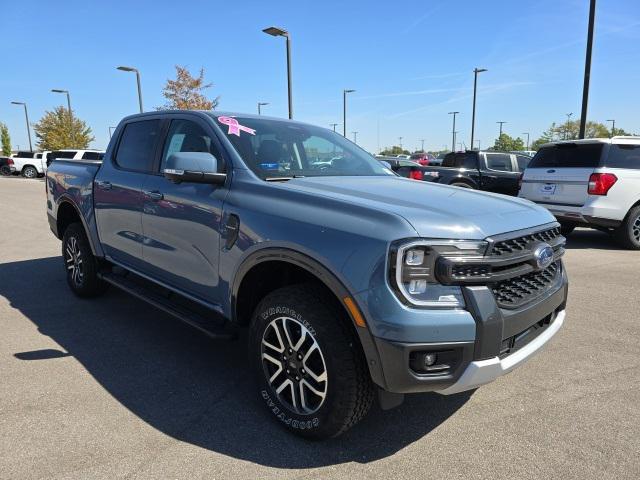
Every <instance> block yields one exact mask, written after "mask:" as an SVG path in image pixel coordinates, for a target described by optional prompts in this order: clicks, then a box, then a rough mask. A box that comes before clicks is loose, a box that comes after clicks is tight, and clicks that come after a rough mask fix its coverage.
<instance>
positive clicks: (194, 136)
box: [160, 119, 224, 173]
mask: <svg viewBox="0 0 640 480" xmlns="http://www.w3.org/2000/svg"><path fill="white" fill-rule="evenodd" d="M177 152H208V153H210V154H212V155H213V156H214V157H216V159H217V160H218V172H219V173H222V172H224V163H223V160H222V156H221V155H220V152H219V151H218V149H217V147H216V145H215V143H214V141H213V139H212V138H211V135H210V134H208V133H207V132H206V131H205V130H204V129H203V128H202V127H201V126H200V125H198V124H197V123H196V122H193V121H191V120H181V119H178V120H172V121H171V127H170V128H169V133H168V134H167V139H166V140H165V143H164V149H163V152H162V160H161V162H160V172H163V171H164V169H165V166H166V164H167V159H168V158H169V156H171V154H173V153H177Z"/></svg>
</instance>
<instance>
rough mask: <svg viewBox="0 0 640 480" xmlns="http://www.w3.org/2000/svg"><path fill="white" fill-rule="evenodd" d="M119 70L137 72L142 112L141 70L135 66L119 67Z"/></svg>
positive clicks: (139, 101)
mask: <svg viewBox="0 0 640 480" xmlns="http://www.w3.org/2000/svg"><path fill="white" fill-rule="evenodd" d="M118 70H121V71H123V72H135V74H136V82H137V83H138V104H139V105H140V113H142V112H143V110H142V87H141V86H140V72H139V71H138V69H137V68H133V67H122V66H120V67H118Z"/></svg>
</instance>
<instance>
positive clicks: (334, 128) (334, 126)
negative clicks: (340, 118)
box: [329, 123, 338, 132]
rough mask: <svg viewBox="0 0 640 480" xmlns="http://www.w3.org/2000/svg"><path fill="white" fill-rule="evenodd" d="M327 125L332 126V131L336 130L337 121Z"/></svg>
mask: <svg viewBox="0 0 640 480" xmlns="http://www.w3.org/2000/svg"><path fill="white" fill-rule="evenodd" d="M329 125H331V126H332V127H333V131H334V132H335V131H336V127H337V126H338V124H337V123H330V124H329Z"/></svg>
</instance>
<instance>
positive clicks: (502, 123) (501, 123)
mask: <svg viewBox="0 0 640 480" xmlns="http://www.w3.org/2000/svg"><path fill="white" fill-rule="evenodd" d="M496 123H499V124H500V136H499V137H498V139H500V137H501V136H502V125H504V124H505V123H507V122H496Z"/></svg>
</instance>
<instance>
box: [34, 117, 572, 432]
mask: <svg viewBox="0 0 640 480" xmlns="http://www.w3.org/2000/svg"><path fill="white" fill-rule="evenodd" d="M46 191H47V213H48V219H49V224H50V227H51V230H52V231H53V233H54V234H55V235H56V237H58V238H59V239H61V240H62V263H63V266H64V272H65V274H66V278H67V282H68V284H69V287H70V288H71V290H73V292H74V293H75V294H76V295H78V296H80V297H95V296H98V295H100V294H101V293H103V292H104V291H105V289H106V288H107V286H109V285H112V286H115V287H117V288H120V289H123V290H125V291H126V292H129V293H130V294H132V295H135V296H136V297H138V298H140V299H142V300H144V301H147V302H149V303H150V304H152V305H154V306H156V307H158V308H160V309H162V310H164V311H166V312H168V313H170V314H171V315H173V316H175V317H177V318H179V319H180V320H182V321H184V322H186V323H187V324H189V325H191V326H193V327H194V328H197V329H199V330H200V331H202V332H204V333H206V334H208V335H210V336H212V337H214V338H228V337H230V336H233V335H234V334H236V333H237V332H238V331H239V330H240V329H245V328H246V329H248V335H247V338H248V346H247V348H248V354H249V358H250V363H251V369H252V370H253V372H254V373H255V379H256V380H255V390H256V395H257V396H258V398H259V399H260V401H261V402H262V404H263V405H264V407H265V409H266V412H268V414H269V415H271V416H273V418H274V419H276V421H277V422H279V423H280V424H282V425H283V426H284V427H286V428H287V429H289V430H291V431H293V432H295V433H297V434H300V435H302V436H305V437H312V438H327V437H333V436H336V435H339V434H341V433H343V432H345V431H346V430H347V429H349V428H350V427H352V426H353V425H355V424H356V423H357V422H358V421H359V420H361V419H362V418H363V417H364V416H365V415H366V413H367V411H368V410H369V407H370V406H371V404H372V402H373V401H374V399H376V397H377V399H378V401H379V402H380V404H381V406H382V407H383V408H391V407H393V406H394V405H397V404H399V403H400V402H401V401H402V399H403V396H404V395H405V394H408V393H418V392H432V391H433V392H439V393H441V394H444V395H449V394H455V393H458V392H462V391H465V390H472V389H475V388H477V387H479V386H480V385H483V384H485V383H488V382H491V381H492V380H494V379H496V378H498V377H499V376H501V375H503V374H505V373H507V372H510V371H511V370H513V369H515V368H517V367H518V366H520V365H521V364H523V363H524V362H525V361H526V360H528V359H529V358H530V357H531V356H532V355H534V354H535V353H536V352H538V351H539V350H540V349H541V348H542V347H543V346H544V345H545V344H546V343H547V342H548V341H549V340H550V339H551V338H552V337H553V336H554V335H555V334H556V333H557V332H558V330H559V329H560V327H561V326H562V323H563V322H564V319H565V304H566V299H567V276H566V273H565V269H564V266H563V264H562V255H563V254H564V244H565V239H564V238H563V237H562V236H561V235H560V231H559V224H558V223H557V222H556V220H555V218H554V217H553V216H552V215H551V214H550V213H549V212H548V211H547V210H546V209H544V208H542V207H539V206H537V205H535V204H534V203H532V202H530V201H528V200H524V199H518V198H509V197H505V196H502V195H497V194H491V193H485V192H478V191H474V190H471V189H461V188H455V187H450V186H447V185H439V184H433V183H429V182H416V181H414V180H411V179H408V178H402V177H399V176H397V175H395V174H394V173H393V172H391V171H390V170H389V169H387V168H384V167H383V166H382V165H381V164H380V162H378V161H377V160H375V159H374V158H373V157H372V156H371V155H370V154H368V153H367V152H365V151H364V150H362V149H361V148H359V147H358V146H357V145H355V144H353V143H352V142H350V141H349V140H347V139H345V138H344V137H342V136H341V135H339V134H336V133H334V132H333V131H330V130H327V129H324V128H319V127H316V126H313V125H307V124H304V123H300V122H296V121H291V120H282V119H276V118H268V117H263V116H254V115H245V114H233V113H221V112H213V111H209V112H198V111H160V112H150V113H143V114H138V115H133V116H130V117H127V118H125V119H124V120H122V121H121V122H120V124H119V125H118V127H117V128H116V130H115V132H114V135H113V138H112V140H111V142H110V143H109V146H108V148H107V151H106V154H105V156H104V159H103V160H102V161H99V160H98V161H82V160H74V161H65V160H55V161H54V162H53V163H52V164H51V166H50V168H49V169H48V170H47V175H46ZM243 338H244V337H243ZM507 385H508V383H505V387H506V388H508V387H507Z"/></svg>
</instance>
